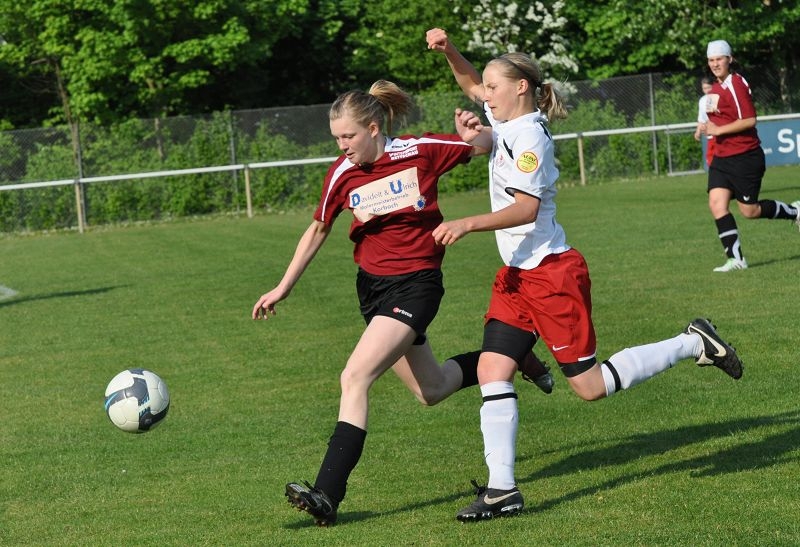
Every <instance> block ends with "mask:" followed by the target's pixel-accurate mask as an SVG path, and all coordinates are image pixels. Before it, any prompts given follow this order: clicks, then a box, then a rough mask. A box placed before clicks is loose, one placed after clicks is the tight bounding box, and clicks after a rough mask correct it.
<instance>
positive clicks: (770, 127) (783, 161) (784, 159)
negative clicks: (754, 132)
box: [756, 120, 800, 166]
mask: <svg viewBox="0 0 800 547" xmlns="http://www.w3.org/2000/svg"><path fill="white" fill-rule="evenodd" d="M756 128H757V129H758V137H759V138H760V139H761V148H763V149H764V155H765V156H766V157H767V165H768V166H769V165H789V164H794V163H800V120H776V121H768V122H758V124H757V125H756Z"/></svg>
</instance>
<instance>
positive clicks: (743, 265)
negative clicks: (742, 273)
mask: <svg viewBox="0 0 800 547" xmlns="http://www.w3.org/2000/svg"><path fill="white" fill-rule="evenodd" d="M746 269H747V261H746V260H745V259H744V258H743V259H741V260H739V259H738V258H729V259H728V260H727V262H725V264H723V265H722V266H718V267H716V268H714V271H715V272H732V271H734V270H746Z"/></svg>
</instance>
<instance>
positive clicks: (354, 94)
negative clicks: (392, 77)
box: [328, 80, 414, 135]
mask: <svg viewBox="0 0 800 547" xmlns="http://www.w3.org/2000/svg"><path fill="white" fill-rule="evenodd" d="M413 106H414V101H413V99H412V98H411V96H410V95H409V94H408V93H406V92H405V91H403V90H402V89H401V88H400V86H398V85H397V84H395V83H393V82H389V81H387V80H378V81H377V82H375V83H374V84H372V86H371V87H370V88H369V91H368V92H366V93H365V92H363V91H359V90H353V91H348V92H346V93H343V94H341V95H339V97H338V98H337V99H336V101H334V103H333V104H332V105H331V109H330V111H329V112H328V117H329V119H331V120H338V119H339V118H341V117H343V116H345V115H349V116H350V117H351V118H353V120H354V121H355V122H356V123H358V124H360V125H362V126H363V127H367V126H368V125H369V124H370V123H371V122H375V123H376V124H378V127H380V128H383V127H384V125H385V126H386V134H387V135H389V134H391V133H392V126H393V125H394V122H395V120H396V119H398V118H402V117H403V116H405V115H406V114H408V113H409V112H410V111H411V108H412V107H413Z"/></svg>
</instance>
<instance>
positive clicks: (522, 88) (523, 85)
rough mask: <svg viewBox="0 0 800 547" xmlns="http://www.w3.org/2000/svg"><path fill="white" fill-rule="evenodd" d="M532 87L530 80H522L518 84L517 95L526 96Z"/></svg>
mask: <svg viewBox="0 0 800 547" xmlns="http://www.w3.org/2000/svg"><path fill="white" fill-rule="evenodd" d="M530 87H531V86H530V84H529V83H528V80H524V79H523V80H520V81H519V83H518V84H517V95H525V94H526V93H527V92H528V89H530Z"/></svg>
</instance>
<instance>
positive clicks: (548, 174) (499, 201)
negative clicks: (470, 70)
mask: <svg viewBox="0 0 800 547" xmlns="http://www.w3.org/2000/svg"><path fill="white" fill-rule="evenodd" d="M484 110H485V112H486V116H487V117H488V119H489V122H490V123H491V125H492V140H493V146H492V155H491V159H490V161H489V181H490V185H491V186H490V188H489V190H490V193H491V203H492V211H499V210H501V209H504V208H505V207H508V206H509V205H511V204H512V203H514V192H517V191H520V192H524V193H526V194H529V195H531V196H535V197H537V198H539V200H541V204H540V205H539V214H538V216H537V217H536V221H535V222H531V223H529V224H523V225H521V226H515V227H513V228H505V229H503V230H495V236H496V238H497V248H498V250H499V251H500V256H501V257H502V258H503V262H505V264H506V265H507V266H513V267H516V268H521V269H524V270H530V269H532V268H535V267H536V266H538V265H539V263H540V262H541V261H542V260H543V259H544V258H545V257H546V256H548V255H551V254H559V253H563V252H565V251H568V250H569V249H570V247H569V245H567V242H566V234H565V233H564V229H563V228H562V227H561V225H560V224H558V222H556V204H555V201H554V199H555V197H556V191H557V190H556V180H558V168H557V167H556V163H555V150H554V145H553V138H552V137H551V135H550V132H549V131H548V130H547V127H546V122H547V118H546V117H545V116H544V115H543V114H542V113H541V112H540V111H538V110H537V111H536V112H533V113H531V114H526V115H524V116H521V117H519V118H515V119H513V120H510V121H507V122H498V121H497V120H495V119H494V117H493V116H492V113H491V111H490V110H489V108H488V106H486V105H485V104H484Z"/></svg>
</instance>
